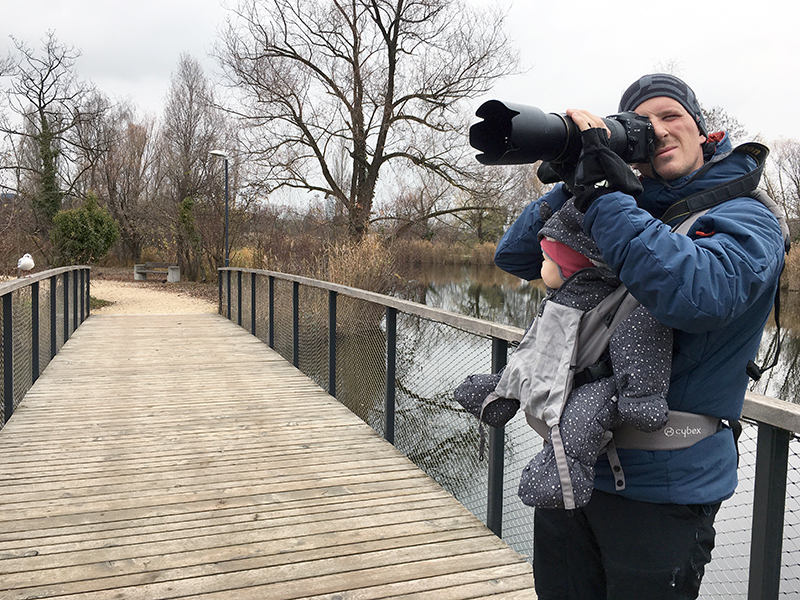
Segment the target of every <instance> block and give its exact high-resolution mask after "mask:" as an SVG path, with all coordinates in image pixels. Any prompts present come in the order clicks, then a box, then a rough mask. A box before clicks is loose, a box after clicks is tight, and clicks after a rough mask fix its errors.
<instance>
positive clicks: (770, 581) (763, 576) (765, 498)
mask: <svg viewBox="0 0 800 600" xmlns="http://www.w3.org/2000/svg"><path fill="white" fill-rule="evenodd" d="M790 439H791V434H790V432H788V431H786V430H785V429H779V428H778V427H774V426H772V425H767V424H765V423H759V424H758V446H757V454H756V477H755V484H754V490H753V525H752V537H751V542H750V579H749V584H748V593H747V598H748V600H777V598H778V595H779V593H780V585H781V552H782V548H783V518H784V511H785V508H786V476H787V472H788V460H789V440H790Z"/></svg>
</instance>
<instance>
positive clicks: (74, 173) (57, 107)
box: [0, 32, 108, 233]
mask: <svg viewBox="0 0 800 600" xmlns="http://www.w3.org/2000/svg"><path fill="white" fill-rule="evenodd" d="M14 44H15V46H16V55H15V56H14V57H12V58H13V61H14V65H13V69H12V71H11V78H10V85H9V87H8V88H7V89H6V90H5V100H6V102H7V107H8V109H9V110H10V111H11V113H13V114H14V115H16V117H17V119H15V120H14V121H13V122H12V121H11V120H4V121H2V122H0V131H1V132H2V133H3V134H4V135H5V136H6V137H7V139H9V140H10V141H11V146H12V147H13V148H14V151H15V154H14V157H13V160H12V161H11V164H6V165H4V167H3V168H4V169H11V170H13V171H14V172H15V173H16V174H17V177H16V181H17V186H18V190H17V192H18V193H20V194H21V195H22V196H23V197H27V198H29V199H30V202H31V204H32V206H33V210H34V213H35V215H36V218H37V221H38V225H39V228H40V230H41V231H42V232H45V233H46V231H47V230H48V229H49V227H50V225H51V224H52V220H53V217H54V216H55V214H56V213H57V212H58V210H59V209H60V208H61V207H62V203H63V201H64V199H65V198H69V197H70V196H77V195H80V193H79V191H78V185H79V182H80V181H81V179H82V177H83V175H84V174H85V173H86V172H87V171H88V170H90V169H91V168H92V167H93V165H94V164H95V162H96V160H97V159H98V157H99V155H100V154H101V152H102V148H99V147H98V146H97V141H98V140H97V138H96V137H95V136H93V135H92V132H93V131H94V130H96V124H97V122H98V121H99V120H101V119H102V117H103V115H104V114H105V112H106V110H107V109H108V103H107V102H106V101H105V100H104V99H103V97H102V96H101V95H99V94H98V93H97V92H96V90H95V89H94V87H93V86H92V85H90V84H88V83H85V82H81V81H79V80H78V78H77V76H76V74H75V71H74V66H75V60H76V59H77V57H78V56H79V55H80V53H79V52H77V51H76V50H75V49H74V48H72V47H68V46H64V45H62V44H60V43H59V42H58V40H57V39H56V38H55V35H54V34H53V33H52V32H49V33H48V34H47V35H46V37H45V38H44V40H43V47H42V51H41V53H37V52H36V51H35V50H33V49H32V48H30V47H29V46H28V45H26V44H25V43H23V42H19V41H17V40H14Z"/></svg>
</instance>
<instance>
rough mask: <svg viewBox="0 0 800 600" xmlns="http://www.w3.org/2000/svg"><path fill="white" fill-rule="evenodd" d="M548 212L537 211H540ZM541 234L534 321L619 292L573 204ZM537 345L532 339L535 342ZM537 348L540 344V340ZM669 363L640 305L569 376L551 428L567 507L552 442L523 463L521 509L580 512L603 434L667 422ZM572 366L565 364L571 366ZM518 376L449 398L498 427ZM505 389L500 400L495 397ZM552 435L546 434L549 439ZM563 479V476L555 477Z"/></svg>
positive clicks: (668, 334)
mask: <svg viewBox="0 0 800 600" xmlns="http://www.w3.org/2000/svg"><path fill="white" fill-rule="evenodd" d="M547 208H549V207H547V205H546V204H543V205H542V209H541V211H540V212H542V213H544V212H545V211H546V209H547ZM541 217H542V219H543V220H545V219H546V220H545V224H544V226H543V227H542V229H541V231H540V233H539V239H540V244H541V248H542V254H543V262H542V268H541V276H542V279H543V281H544V283H545V285H546V286H547V288H548V293H547V296H546V297H545V299H544V300H543V301H542V307H540V310H539V315H542V316H540V317H537V319H539V318H548V315H549V314H550V313H548V312H546V311H544V305H545V303H547V302H554V303H557V304H561V305H564V306H568V307H572V308H575V309H579V310H581V311H587V310H590V309H591V308H594V307H595V306H596V305H597V304H598V303H599V302H600V301H601V300H602V299H603V298H605V297H606V296H608V295H609V294H611V293H612V292H613V291H615V290H616V289H617V288H619V287H620V282H619V280H618V279H617V278H616V276H615V275H614V274H613V272H611V270H610V269H609V268H608V267H607V266H606V265H605V264H604V263H603V261H602V256H601V255H600V252H599V250H598V249H597V247H596V245H595V244H594V242H593V241H592V240H591V238H590V237H589V236H588V235H587V234H586V233H584V231H583V213H581V212H580V211H578V210H577V209H576V208H575V206H574V204H573V202H572V200H569V201H567V203H566V204H565V205H564V206H563V207H562V208H561V209H559V210H558V211H557V212H556V213H554V214H552V215H548V214H542V215H541ZM537 341H538V338H537ZM539 343H541V342H539ZM671 358H672V331H671V329H669V328H667V327H665V326H664V325H662V324H660V323H659V322H658V321H656V320H655V318H653V316H652V315H651V314H650V313H649V312H648V311H647V310H646V309H645V308H643V307H641V306H638V307H637V308H636V309H635V310H634V311H633V312H632V313H631V314H630V315H629V316H628V317H627V318H626V319H625V320H624V321H622V323H621V324H620V325H619V326H618V327H617V328H616V329H615V330H614V333H613V335H612V337H611V340H610V342H609V345H608V349H607V350H606V352H605V353H604V356H603V357H602V358H601V360H600V361H599V362H598V364H597V365H594V366H593V367H592V368H590V369H586V371H584V372H582V373H578V374H576V375H575V379H574V383H573V388H572V390H571V392H570V393H569V396H568V398H567V401H566V403H565V404H564V406H563V411H562V412H561V416H560V419H559V422H558V425H557V427H554V428H552V429H551V435H552V433H553V430H556V429H557V430H558V431H557V433H558V435H559V436H560V440H561V442H562V444H563V452H564V454H565V455H566V463H567V465H568V468H569V478H570V479H571V488H572V490H571V496H570V501H569V502H566V503H565V499H564V495H563V488H564V485H563V483H562V478H561V477H560V472H559V469H558V466H557V462H558V461H557V460H556V458H557V457H556V452H557V451H556V450H555V448H554V446H555V445H554V444H552V443H548V444H546V445H545V447H544V449H543V450H542V451H541V452H540V453H539V454H538V455H536V456H535V457H534V458H533V460H531V462H530V463H529V464H528V466H527V467H526V468H525V470H524V471H523V474H522V479H521V481H520V488H519V496H520V498H521V499H522V501H523V502H524V503H525V504H529V505H532V506H538V507H541V508H564V507H565V505H566V506H568V507H570V506H572V505H573V503H574V506H576V507H577V506H583V505H584V504H586V503H587V502H588V501H589V498H590V497H591V494H592V491H593V489H594V465H595V463H596V461H597V457H598V456H599V455H600V454H601V453H602V452H603V451H604V449H605V446H606V444H607V443H608V441H609V439H610V438H611V436H610V435H609V433H608V432H609V431H611V430H613V429H615V428H617V427H619V426H621V425H631V426H633V427H635V428H636V429H639V430H641V431H656V430H658V429H660V428H661V427H663V426H664V424H665V423H666V421H667V418H668V414H669V411H668V408H667V403H666V393H667V390H668V386H669V375H670V367H671ZM570 366H571V365H567V367H570ZM509 369H516V370H517V371H518V370H519V368H518V367H512V365H511V364H509V367H507V368H506V369H505V370H504V372H503V373H502V374H500V373H498V374H493V375H472V376H470V377H468V378H467V379H466V380H465V381H464V382H463V383H462V384H461V385H460V386H459V387H458V388H457V389H456V392H455V397H456V400H457V401H458V402H459V403H461V404H462V405H463V406H464V407H465V408H467V409H468V410H469V411H470V412H471V413H473V414H475V415H476V416H478V417H479V418H480V419H481V420H482V421H483V422H485V423H488V424H489V425H493V426H495V427H500V426H503V425H505V423H506V422H508V420H509V419H510V418H511V417H512V416H513V415H514V414H515V413H516V411H517V410H518V409H519V407H520V399H521V398H520V397H515V396H521V395H522V394H521V393H519V392H520V391H521V390H520V389H515V388H514V385H515V384H514V382H515V381H519V380H520V377H519V375H518V374H514V373H509V372H508V371H509ZM495 388H499V389H501V390H503V396H499V397H498V394H497V393H495ZM548 437H550V436H548ZM561 475H563V473H561Z"/></svg>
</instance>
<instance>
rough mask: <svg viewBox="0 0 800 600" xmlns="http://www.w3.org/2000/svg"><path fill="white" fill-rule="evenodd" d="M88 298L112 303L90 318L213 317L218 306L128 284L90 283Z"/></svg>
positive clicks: (177, 293)
mask: <svg viewBox="0 0 800 600" xmlns="http://www.w3.org/2000/svg"><path fill="white" fill-rule="evenodd" d="M91 295H92V296H93V297H95V298H98V299H100V300H106V301H108V302H113V304H110V305H108V306H104V307H102V308H93V309H92V313H93V314H104V315H111V314H127V315H136V314H161V315H163V314H191V313H216V312H217V303H216V302H212V301H210V300H203V299H201V298H195V297H193V296H190V295H188V294H184V293H180V292H165V291H162V290H158V289H153V288H152V287H148V286H147V285H146V284H144V285H142V284H138V283H136V282H128V281H112V280H104V279H92V281H91Z"/></svg>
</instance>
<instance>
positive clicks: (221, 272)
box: [217, 269, 224, 315]
mask: <svg viewBox="0 0 800 600" xmlns="http://www.w3.org/2000/svg"><path fill="white" fill-rule="evenodd" d="M223 273H224V271H223V270H221V269H217V281H218V283H219V294H218V296H219V306H218V308H217V313H218V314H220V315H221V314H222V274H223Z"/></svg>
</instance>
